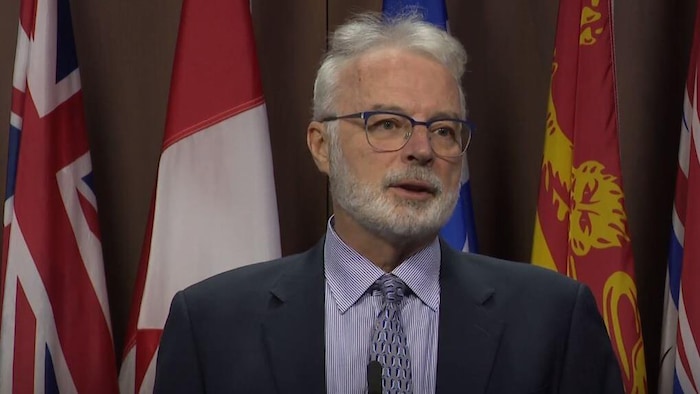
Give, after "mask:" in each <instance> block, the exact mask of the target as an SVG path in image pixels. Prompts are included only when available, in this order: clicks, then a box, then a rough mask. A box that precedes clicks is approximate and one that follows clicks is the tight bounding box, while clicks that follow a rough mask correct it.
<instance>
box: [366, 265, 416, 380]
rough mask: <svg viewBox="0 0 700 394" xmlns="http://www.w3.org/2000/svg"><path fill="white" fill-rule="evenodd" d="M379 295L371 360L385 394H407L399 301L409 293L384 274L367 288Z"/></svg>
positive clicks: (408, 376) (407, 362)
mask: <svg viewBox="0 0 700 394" xmlns="http://www.w3.org/2000/svg"><path fill="white" fill-rule="evenodd" d="M370 290H379V291H380V292H381V293H382V308H381V311H380V312H379V315H378V316H377V320H376V322H375V325H374V330H373V331H372V345H371V347H370V359H371V360H377V361H379V363H380V364H381V365H382V387H383V393H385V394H387V393H388V394H399V393H400V394H404V393H406V394H410V393H412V392H413V387H412V385H411V359H410V357H409V356H410V355H409V354H408V346H407V342H406V334H405V333H404V331H403V325H402V324H401V300H403V297H404V296H407V295H408V294H409V292H410V289H409V288H408V287H407V286H406V284H405V283H404V282H403V281H402V280H401V279H399V278H398V277H397V276H395V275H392V274H384V275H382V277H381V278H379V279H377V281H376V282H374V284H373V285H372V286H371V287H370Z"/></svg>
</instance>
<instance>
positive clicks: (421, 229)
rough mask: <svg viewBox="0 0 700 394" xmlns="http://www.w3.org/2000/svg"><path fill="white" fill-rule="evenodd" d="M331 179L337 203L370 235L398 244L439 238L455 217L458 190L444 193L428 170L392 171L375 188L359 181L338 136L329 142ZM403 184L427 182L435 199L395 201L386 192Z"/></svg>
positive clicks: (417, 167) (395, 199) (422, 168)
mask: <svg viewBox="0 0 700 394" xmlns="http://www.w3.org/2000/svg"><path fill="white" fill-rule="evenodd" d="M329 143H330V157H329V161H330V163H329V167H330V168H329V171H330V174H329V178H330V187H331V193H332V194H333V197H334V198H335V202H336V203H338V205H340V207H341V208H343V209H344V210H345V211H346V212H347V213H348V215H350V217H352V218H353V219H354V220H355V221H356V222H357V223H358V224H360V225H361V226H362V227H364V228H365V229H367V230H368V231H369V232H371V233H373V234H376V235H378V236H380V237H382V238H386V239H389V240H391V241H395V242H406V241H411V240H418V239H423V238H426V237H429V236H432V235H437V233H438V232H439V231H440V228H441V227H442V226H443V225H444V224H445V223H447V220H448V219H449V218H450V216H451V215H452V212H453V211H454V208H455V205H456V204H457V198H459V186H457V187H455V188H454V189H453V190H445V188H444V186H443V184H442V182H441V181H440V179H439V178H438V177H437V175H435V174H434V173H433V172H432V171H431V170H430V169H429V168H428V167H423V166H419V165H413V166H410V167H408V168H406V169H404V170H391V171H389V172H388V173H387V174H386V175H385V176H384V179H382V182H381V185H378V186H375V185H370V184H367V183H363V182H362V181H360V180H358V179H357V177H356V176H355V174H354V173H352V171H351V170H350V168H349V166H348V164H347V162H346V160H345V158H344V157H343V152H342V150H341V149H340V146H339V145H340V144H339V143H338V141H337V137H336V136H331V138H330V141H329ZM402 180H418V181H422V182H427V183H428V184H430V185H431V187H432V188H433V189H434V190H435V196H434V197H433V198H431V199H428V200H425V201H419V200H407V199H401V198H399V197H392V196H391V195H388V194H387V193H386V191H387V190H388V188H389V187H390V186H391V185H392V184H396V183H397V182H400V181H402Z"/></svg>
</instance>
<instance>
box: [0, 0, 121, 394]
mask: <svg viewBox="0 0 700 394" xmlns="http://www.w3.org/2000/svg"><path fill="white" fill-rule="evenodd" d="M3 241H4V245H3V255H2V271H0V274H1V275H2V279H1V280H0V294H1V296H2V303H1V304H0V308H1V310H2V318H1V319H2V320H0V392H2V393H32V392H62V393H63V392H65V393H71V392H81V393H98V392H99V393H116V392H117V378H116V365H115V356H114V346H113V343H112V331H111V322H110V315H109V303H108V302H107V287H106V285H105V276H104V267H103V263H102V251H101V242H100V232H99V226H98V220H97V204H96V198H95V193H94V192H93V184H92V165H91V162H90V153H89V147H88V141H87V135H86V132H85V124H84V119H83V97H82V92H81V88H80V74H79V72H78V63H77V57H76V51H75V44H74V40H73V28H72V21H71V14H70V9H69V2H68V0H22V2H21V6H20V24H19V29H18V35H17V52H16V57H15V69H14V78H13V89H12V109H11V116H10V138H9V157H8V170H7V186H6V199H5V210H4V229H3Z"/></svg>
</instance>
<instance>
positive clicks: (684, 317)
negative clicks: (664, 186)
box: [659, 7, 700, 394]
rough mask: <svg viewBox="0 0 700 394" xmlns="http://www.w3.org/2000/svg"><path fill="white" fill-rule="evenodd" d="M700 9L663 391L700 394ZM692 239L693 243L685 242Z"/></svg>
mask: <svg viewBox="0 0 700 394" xmlns="http://www.w3.org/2000/svg"><path fill="white" fill-rule="evenodd" d="M699 51H700V7H698V9H697V11H696V14H695V34H694V38H693V47H692V50H691V54H690V66H689V67H688V77H687V82H686V88H685V98H684V100H683V119H682V120H683V121H682V124H681V137H680V146H679V149H678V174H677V176H676V197H675V201H674V204H673V215H672V223H673V231H672V234H671V245H670V248H669V256H668V271H667V274H666V297H665V298H666V299H665V306H666V307H665V309H664V317H663V327H662V337H661V368H660V376H659V393H686V394H687V393H698V392H700V351H699V350H698V343H699V342H700V287H698V283H700V244H698V242H697V241H698V240H700V205H698V201H700V178H698V177H700V145H698V144H699V143H700V116H699V115H698V111H699V110H700V106H699V105H698V77H699V76H700V62H699V60H700V59H699V58H698V56H699V55H700V53H699ZM686 240H688V242H685V241H686Z"/></svg>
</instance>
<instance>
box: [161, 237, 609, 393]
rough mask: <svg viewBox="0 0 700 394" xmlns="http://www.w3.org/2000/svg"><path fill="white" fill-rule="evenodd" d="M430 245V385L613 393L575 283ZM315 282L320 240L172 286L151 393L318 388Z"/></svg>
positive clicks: (596, 325) (598, 329)
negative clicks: (436, 308)
mask: <svg viewBox="0 0 700 394" xmlns="http://www.w3.org/2000/svg"><path fill="white" fill-rule="evenodd" d="M441 249H442V261H441V265H440V321H439V336H438V365H437V387H436V392H437V393H439V394H445V393H489V394H496V393H503V394H513V393H567V394H569V393H571V394H576V393H581V394H583V393H585V394H590V393H622V392H623V388H622V382H621V375H620V370H619V367H618V364H617V361H616V359H615V356H614V354H613V351H612V348H611V344H610V341H609V339H608V335H607V332H606V330H605V327H604V325H603V322H602V319H601V317H600V314H599V313H598V310H597V308H596V305H595V300H594V298H593V296H592V294H591V292H590V291H589V290H588V288H587V287H586V286H584V285H582V284H580V283H578V282H575V281H573V280H570V279H568V278H566V277H564V276H562V275H559V274H557V273H554V272H551V271H548V270H545V269H541V268H538V267H534V266H531V265H529V264H522V263H513V262H508V261H502V260H497V259H494V258H490V257H485V256H479V255H473V254H464V253H459V252H456V251H454V250H452V249H451V248H449V247H447V246H445V245H444V242H443V243H442V246H441ZM324 286H325V279H324V274H323V241H321V242H319V243H318V244H317V245H316V246H315V247H314V248H312V249H311V250H309V251H307V252H305V253H302V254H298V255H294V256H289V257H285V258H282V259H278V260H274V261H270V262H266V263H260V264H254V265H250V266H246V267H242V268H238V269H235V270H232V271H229V272H225V273H223V274H220V275H217V276H215V277H212V278H210V279H207V280H205V281H203V282H200V283H199V284H196V285H194V286H191V287H189V288H188V289H186V290H184V291H181V292H179V293H177V294H176V295H175V297H174V299H173V302H172V305H171V309H170V315H169V316H168V320H167V323H166V325H165V330H164V332H163V336H162V339H161V344H160V350H159V353H158V361H157V369H156V385H155V392H156V393H205V392H206V393H324V392H325V391H326V381H325V355H324V352H325V335H324V302H325V300H324V298H325V297H324V294H325V292H324V289H325V288H324ZM416 394H420V393H416Z"/></svg>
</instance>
